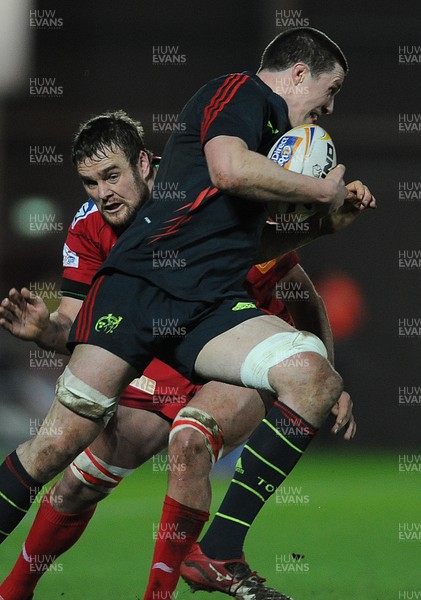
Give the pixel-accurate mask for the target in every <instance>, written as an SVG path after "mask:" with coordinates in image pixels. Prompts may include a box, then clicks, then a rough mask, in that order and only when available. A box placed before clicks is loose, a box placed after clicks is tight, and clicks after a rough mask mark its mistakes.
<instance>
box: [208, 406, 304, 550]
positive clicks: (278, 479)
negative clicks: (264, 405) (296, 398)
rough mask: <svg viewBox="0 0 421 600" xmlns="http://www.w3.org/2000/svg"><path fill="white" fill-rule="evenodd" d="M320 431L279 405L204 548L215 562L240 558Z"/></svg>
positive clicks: (251, 446) (246, 452)
mask: <svg viewBox="0 0 421 600" xmlns="http://www.w3.org/2000/svg"><path fill="white" fill-rule="evenodd" d="M315 433H316V430H315V429H314V428H313V427H312V426H311V425H309V423H307V422H306V421H305V420H304V419H303V418H302V417H300V416H299V415H297V413H295V412H294V411H293V410H292V409H291V408H289V407H288V406H286V405H285V404H282V402H279V400H278V401H277V402H275V404H274V406H273V408H272V409H271V410H270V411H269V413H268V415H267V417H266V418H265V419H263V422H262V423H261V424H260V425H259V427H257V429H256V430H255V431H254V433H253V434H252V436H251V437H250V439H249V441H248V442H247V444H246V445H245V447H244V449H243V452H242V453H241V456H240V458H239V459H238V461H237V464H236V467H235V474H234V478H233V479H232V481H231V484H230V486H229V488H228V490H227V493H226V494H225V497H224V499H223V501H222V504H221V506H220V508H219V510H218V512H217V513H216V516H215V518H214V519H213V521H212V523H211V525H210V527H209V529H208V530H207V532H206V534H205V536H204V538H203V540H202V541H201V542H200V547H201V548H202V550H203V552H204V553H205V554H206V555H207V556H209V557H210V558H216V559H230V558H240V557H241V555H242V551H243V550H242V549H243V544H244V540H245V537H246V535H247V533H248V530H249V528H250V526H251V524H252V523H253V521H254V519H255V518H256V516H257V515H258V513H259V511H260V510H261V508H262V507H263V505H264V503H265V502H266V500H267V499H268V498H270V496H271V495H272V494H273V493H274V492H275V490H276V489H277V488H278V487H279V485H280V484H281V483H282V482H283V481H284V479H285V477H286V476H287V475H288V474H289V473H290V472H291V471H292V469H293V468H294V466H295V465H296V463H297V461H298V460H299V458H300V457H301V455H302V453H303V452H304V450H305V449H306V448H307V446H308V444H309V443H310V441H311V440H312V438H313V437H314V435H315Z"/></svg>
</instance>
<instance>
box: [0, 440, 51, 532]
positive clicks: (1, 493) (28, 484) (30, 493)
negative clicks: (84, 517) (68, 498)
mask: <svg viewBox="0 0 421 600" xmlns="http://www.w3.org/2000/svg"><path fill="white" fill-rule="evenodd" d="M41 488H42V484H41V483H40V482H39V481H36V480H35V479H32V477H31V476H30V475H28V473H27V472H26V471H25V469H24V468H23V466H22V463H21V462H20V460H19V458H18V456H17V454H16V451H14V452H12V453H11V454H9V456H7V457H6V460H5V461H4V463H3V464H2V465H0V544H1V543H2V542H4V540H5V539H6V538H7V536H8V535H9V533H11V532H12V531H13V530H14V528H15V527H16V526H17V525H18V524H19V523H20V522H21V520H22V519H23V517H24V516H25V515H26V513H27V512H28V510H29V508H30V506H31V504H32V502H33V501H34V500H35V497H36V495H37V494H38V492H39V491H40V490H41Z"/></svg>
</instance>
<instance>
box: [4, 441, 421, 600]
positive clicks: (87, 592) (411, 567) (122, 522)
mask: <svg viewBox="0 0 421 600" xmlns="http://www.w3.org/2000/svg"><path fill="white" fill-rule="evenodd" d="M407 456H409V457H415V456H418V457H420V456H421V455H414V454H410V453H407ZM408 460H409V459H408ZM157 464H158V469H156V465H157ZM163 464H164V463H162V462H160V463H156V462H155V463H153V462H149V463H148V464H146V465H144V466H143V467H142V468H141V469H139V471H138V472H137V473H135V474H134V475H132V476H131V477H130V478H128V479H127V480H126V481H124V482H123V484H122V485H121V486H120V488H119V489H117V490H116V491H115V492H114V493H113V494H112V495H111V496H110V498H109V499H107V500H106V501H105V502H103V503H102V504H101V505H100V506H99V507H98V509H97V512H96V515H95V516H94V518H93V520H92V522H91V524H90V525H89V527H88V529H87V531H86V532H85V534H84V535H83V536H82V538H81V540H80V541H79V543H78V544H77V545H76V546H75V547H74V548H73V549H71V550H70V551H69V552H68V553H66V554H65V555H63V556H62V557H60V558H59V559H58V560H57V562H56V565H55V566H54V567H52V568H51V570H50V571H49V572H48V573H46V574H45V575H44V577H43V578H42V580H41V582H40V584H39V586H38V588H37V591H36V593H35V600H38V599H39V600H58V599H61V600H66V599H67V600H136V599H137V598H142V596H143V592H144V589H145V586H146V581H147V574H148V570H149V566H150V561H151V556H152V547H153V533H154V527H156V526H157V524H158V521H159V517H160V512H161V501H162V498H163V494H164V492H165V484H166V473H165V470H163V467H162V465H163ZM154 465H155V467H154ZM420 469H421V467H420ZM420 479H421V471H420V470H418V469H415V468H414V469H412V470H408V471H404V470H399V454H398V453H394V454H392V453H391V454H388V455H383V454H376V453H364V454H363V453H358V454H354V453H352V451H351V450H348V451H347V452H346V453H337V452H336V451H335V452H333V451H332V452H331V453H326V452H325V453H321V452H320V451H317V452H311V451H310V452H308V453H307V455H306V456H305V457H304V458H303V460H302V461H301V462H300V464H299V465H298V467H297V468H296V469H295V471H294V473H293V474H292V475H291V476H290V477H289V478H288V480H287V481H286V482H285V485H284V486H283V488H281V489H280V490H278V492H277V494H276V495H275V496H273V497H272V498H271V500H270V501H269V502H268V504H267V505H266V506H265V508H264V510H263V511H262V513H261V514H260V516H259V517H258V519H257V521H256V523H255V525H254V527H253V528H252V530H251V532H250V534H249V536H248V539H247V543H246V547H245V552H246V557H247V560H248V562H249V563H250V565H251V566H252V568H253V569H256V570H257V571H258V572H259V573H260V574H261V575H263V576H264V577H266V578H267V583H268V584H269V585H271V586H273V587H275V588H277V589H280V590H282V591H283V592H284V593H286V594H289V595H291V596H292V597H293V598H294V599H295V600H308V599H313V598H314V599H316V598H320V599H321V600H356V599H358V600H413V599H415V598H421V512H420V498H421V488H420ZM226 485H227V482H226V481H225V480H220V479H216V480H214V485H213V489H214V502H213V510H215V509H216V508H217V503H218V502H219V501H220V499H221V498H222V495H223V492H224V491H225V489H226ZM34 514H35V509H32V511H31V513H30V515H29V516H28V517H27V518H26V520H25V521H24V522H23V523H22V524H21V525H20V526H19V527H18V528H17V529H16V531H15V532H14V533H13V534H12V535H11V536H10V538H9V539H8V540H7V542H5V543H4V544H3V545H2V547H1V550H0V576H1V578H3V577H4V576H5V575H6V574H7V572H8V571H9V569H10V567H11V566H12V564H13V562H14V559H15V557H16V556H17V553H18V551H19V550H20V547H21V543H22V541H23V539H24V536H25V534H26V532H27V530H28V528H29V526H30V523H31V521H32V517H33V516H34ZM175 597H176V599H177V600H188V599H189V598H192V599H194V600H205V598H209V595H208V594H206V593H204V592H197V593H196V594H195V595H194V596H191V593H190V591H189V590H188V588H187V586H186V584H185V583H184V582H180V583H179V585H178V588H177V590H176V593H175ZM218 598H221V599H222V595H219V594H218V593H214V594H213V596H212V600H217V599H218Z"/></svg>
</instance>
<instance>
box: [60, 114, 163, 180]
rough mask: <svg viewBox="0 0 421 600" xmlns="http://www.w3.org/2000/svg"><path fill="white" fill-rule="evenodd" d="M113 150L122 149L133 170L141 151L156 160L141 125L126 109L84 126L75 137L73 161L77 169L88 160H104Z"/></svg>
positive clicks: (105, 115) (81, 126)
mask: <svg viewBox="0 0 421 600" xmlns="http://www.w3.org/2000/svg"><path fill="white" fill-rule="evenodd" d="M109 149H111V150H117V149H120V150H122V151H123V152H124V154H125V156H126V158H127V160H128V161H129V164H130V165H131V167H132V168H134V167H135V166H136V164H137V161H138V160H139V152H140V151H141V150H145V152H147V153H148V156H149V159H150V160H151V158H152V154H151V152H149V151H148V150H146V148H145V143H144V141H143V127H142V125H141V123H140V122H139V121H135V120H134V119H132V118H131V117H129V115H128V114H127V113H126V112H125V111H124V110H116V111H109V112H105V113H103V114H101V115H97V116H95V117H92V118H91V119H88V121H86V122H85V123H82V124H81V125H80V126H79V129H78V131H77V132H76V134H75V136H74V138H73V144H72V162H73V164H74V165H75V166H77V165H78V164H79V163H81V162H83V161H84V160H86V159H93V158H97V159H101V158H104V156H106V153H107V150H109Z"/></svg>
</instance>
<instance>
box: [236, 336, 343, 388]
mask: <svg viewBox="0 0 421 600" xmlns="http://www.w3.org/2000/svg"><path fill="white" fill-rule="evenodd" d="M326 359H327V351H326V347H325V345H324V344H323V342H322V341H321V340H320V339H319V338H318V337H317V336H315V335H313V334H312V333H309V332H307V331H285V332H281V333H277V334H275V335H272V336H271V337H269V338H267V339H266V340H264V341H263V342H260V343H259V344H257V345H256V346H255V347H254V348H253V349H252V350H251V351H250V352H249V354H248V355H247V356H246V358H245V360H244V362H243V364H242V366H241V373H240V375H241V381H242V383H243V384H244V385H245V386H246V387H254V388H257V389H263V390H268V391H271V392H275V393H278V394H279V393H280V392H281V389H282V387H283V386H285V383H286V382H288V384H289V385H291V384H292V385H294V381H295V378H296V377H297V376H298V379H299V380H300V383H302V382H303V381H304V382H306V381H308V382H309V384H310V380H311V379H313V380H316V381H317V379H318V378H320V380H321V379H322V378H323V376H326V368H328V367H329V368H330V370H331V371H333V369H331V367H330V365H329V362H328V361H327V360H326Z"/></svg>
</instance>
